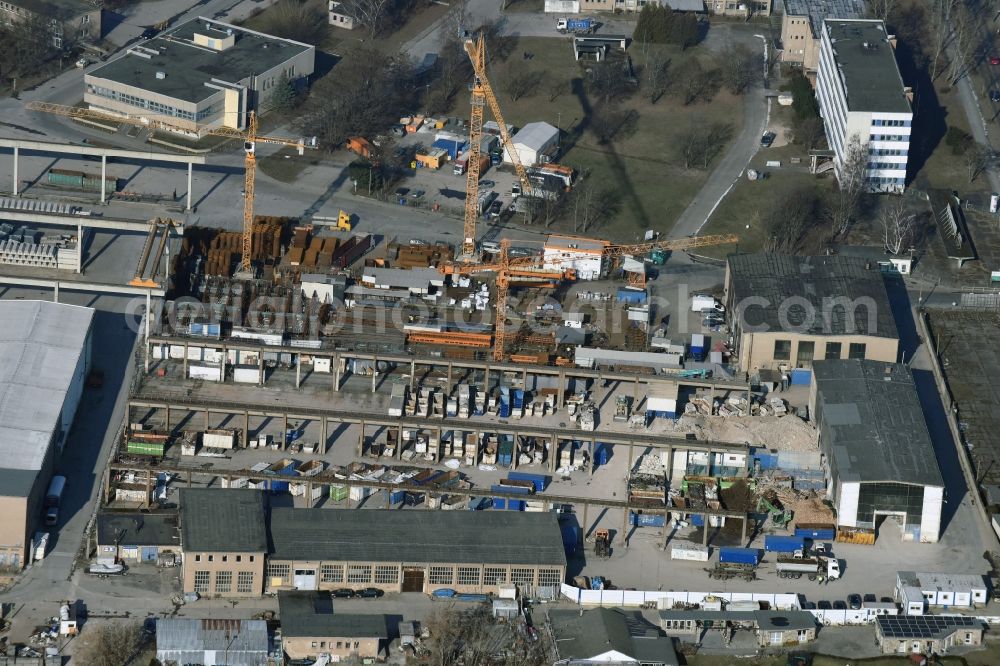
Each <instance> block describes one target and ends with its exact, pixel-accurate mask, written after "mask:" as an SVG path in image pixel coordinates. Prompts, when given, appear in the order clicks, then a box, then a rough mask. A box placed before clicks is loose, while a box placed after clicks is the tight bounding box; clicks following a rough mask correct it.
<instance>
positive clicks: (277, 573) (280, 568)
mask: <svg viewBox="0 0 1000 666" xmlns="http://www.w3.org/2000/svg"><path fill="white" fill-rule="evenodd" d="M267 577H268V578H270V579H271V581H272V584H273V582H274V581H275V579H279V580H280V581H281V582H280V583H279V584H281V585H283V584H287V583H288V582H289V581H290V580H291V578H292V566H291V565H290V564H272V563H268V565H267Z"/></svg>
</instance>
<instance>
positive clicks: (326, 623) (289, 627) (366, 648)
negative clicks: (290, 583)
mask: <svg viewBox="0 0 1000 666" xmlns="http://www.w3.org/2000/svg"><path fill="white" fill-rule="evenodd" d="M278 617H279V618H280V620H281V639H282V640H281V645H282V648H283V649H284V651H285V654H287V655H288V658H289V659H317V658H318V657H319V655H330V657H331V660H332V661H334V662H337V661H346V660H348V659H352V658H361V659H375V658H378V657H384V656H385V655H384V654H383V653H384V652H385V651H386V649H387V647H388V645H387V643H388V641H389V627H388V624H387V623H386V617H385V615H378V614H374V613H339V612H338V613H335V612H334V609H333V599H331V597H330V595H329V594H326V593H323V592H282V593H280V594H279V595H278Z"/></svg>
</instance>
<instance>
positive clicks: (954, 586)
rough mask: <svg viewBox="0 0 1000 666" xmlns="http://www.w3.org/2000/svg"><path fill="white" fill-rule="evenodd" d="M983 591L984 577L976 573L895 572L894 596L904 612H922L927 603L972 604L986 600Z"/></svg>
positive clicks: (931, 604) (915, 613)
mask: <svg viewBox="0 0 1000 666" xmlns="http://www.w3.org/2000/svg"><path fill="white" fill-rule="evenodd" d="M986 595H987V588H986V580H985V578H984V577H983V576H980V575H978V574H950V573H927V572H915V571H899V572H897V573H896V599H897V600H898V601H899V602H900V603H901V604H902V605H903V612H904V613H905V614H907V615H918V614H921V613H922V612H923V609H924V608H926V607H928V606H939V607H945V608H955V607H958V608H973V607H974V606H975V605H976V604H986V601H987V596H986ZM918 608H920V609H921V611H920V613H917V609H918Z"/></svg>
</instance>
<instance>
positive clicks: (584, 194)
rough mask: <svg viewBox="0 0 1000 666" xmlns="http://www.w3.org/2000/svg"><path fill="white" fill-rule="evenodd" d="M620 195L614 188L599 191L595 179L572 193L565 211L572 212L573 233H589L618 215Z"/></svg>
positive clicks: (579, 186)
mask: <svg viewBox="0 0 1000 666" xmlns="http://www.w3.org/2000/svg"><path fill="white" fill-rule="evenodd" d="M620 206H621V197H620V195H619V194H618V193H617V192H616V191H615V190H614V189H612V188H603V189H600V190H599V189H598V188H597V183H596V182H595V181H594V180H593V179H586V180H582V181H580V183H579V184H578V185H577V186H576V187H574V188H573V191H572V192H570V194H569V197H568V201H567V205H566V207H565V208H564V211H565V212H566V213H567V214H568V213H569V212H570V211H572V215H573V231H574V232H575V233H587V232H588V231H592V230H593V229H596V228H597V227H598V226H599V225H600V224H601V222H605V221H607V220H609V219H611V218H613V217H614V216H615V215H617V214H618V210H619V208H620Z"/></svg>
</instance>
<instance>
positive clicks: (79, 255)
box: [76, 224, 149, 338]
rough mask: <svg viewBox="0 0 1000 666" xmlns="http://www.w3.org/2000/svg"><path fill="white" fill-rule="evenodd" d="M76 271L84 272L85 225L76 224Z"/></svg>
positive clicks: (147, 296)
mask: <svg viewBox="0 0 1000 666" xmlns="http://www.w3.org/2000/svg"><path fill="white" fill-rule="evenodd" d="M76 272H77V273H82V272H83V225H82V224H78V225H76ZM146 293H147V295H146V299H147V300H146V313H147V314H146V317H147V318H148V317H149V295H148V294H149V292H146ZM146 337H147V338H148V337H149V327H148V325H147V328H146Z"/></svg>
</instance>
